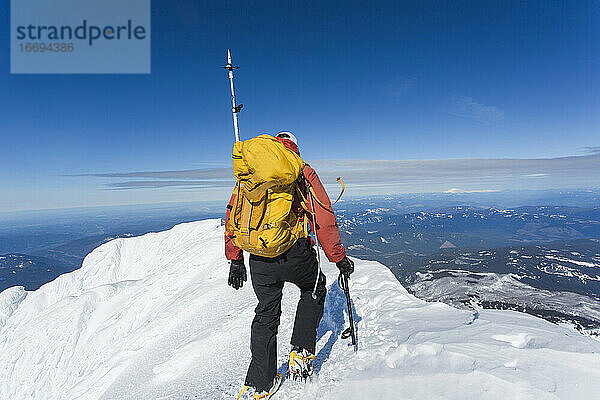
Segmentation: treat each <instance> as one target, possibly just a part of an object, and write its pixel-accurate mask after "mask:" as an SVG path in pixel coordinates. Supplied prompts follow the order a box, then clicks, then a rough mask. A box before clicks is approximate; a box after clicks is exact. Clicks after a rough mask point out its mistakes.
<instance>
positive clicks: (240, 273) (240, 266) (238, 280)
mask: <svg viewBox="0 0 600 400" xmlns="http://www.w3.org/2000/svg"><path fill="white" fill-rule="evenodd" d="M247 280H248V277H247V275H246V267H245V266H244V259H243V258H242V259H241V260H231V264H230V265H229V281H227V284H228V285H229V286H231V287H232V288H234V289H235V290H238V289H239V288H241V287H242V286H244V282H246V281H247Z"/></svg>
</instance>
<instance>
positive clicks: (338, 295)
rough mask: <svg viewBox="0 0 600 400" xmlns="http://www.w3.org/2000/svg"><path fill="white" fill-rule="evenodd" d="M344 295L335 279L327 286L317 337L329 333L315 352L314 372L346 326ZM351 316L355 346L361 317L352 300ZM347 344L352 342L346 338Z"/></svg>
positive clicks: (325, 359)
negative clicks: (325, 340)
mask: <svg viewBox="0 0 600 400" xmlns="http://www.w3.org/2000/svg"><path fill="white" fill-rule="evenodd" d="M347 312H348V309H347V305H346V295H345V294H344V291H343V290H342V288H341V287H340V285H339V283H338V281H335V282H334V283H333V284H332V285H331V287H330V288H329V292H328V293H327V297H326V298H325V310H324V312H323V319H321V323H320V324H319V328H318V329H317V338H322V339H325V337H326V335H327V334H328V333H329V332H331V333H330V334H329V337H328V339H327V342H326V343H325V344H324V345H323V347H322V348H321V350H319V352H318V353H317V355H316V357H315V361H314V364H313V365H314V368H315V373H317V374H318V373H319V371H320V370H321V367H322V366H323V363H324V362H325V361H327V359H328V358H329V355H330V354H331V349H332V348H333V345H334V344H335V342H337V340H338V339H339V338H340V334H341V333H342V331H343V330H344V329H345V328H346V321H345V318H344V313H347ZM352 317H353V319H354V331H355V334H356V345H357V348H358V346H359V345H360V340H359V331H358V323H359V322H360V321H361V319H362V318H361V317H360V316H359V315H358V314H357V313H356V308H355V307H354V302H352ZM348 346H352V342H351V340H350V339H348Z"/></svg>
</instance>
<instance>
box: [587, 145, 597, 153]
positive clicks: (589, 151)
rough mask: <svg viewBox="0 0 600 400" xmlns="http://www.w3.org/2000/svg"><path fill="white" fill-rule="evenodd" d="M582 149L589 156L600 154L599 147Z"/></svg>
mask: <svg viewBox="0 0 600 400" xmlns="http://www.w3.org/2000/svg"><path fill="white" fill-rule="evenodd" d="M584 149H585V150H586V151H587V152H588V153H590V154H600V146H586V147H584Z"/></svg>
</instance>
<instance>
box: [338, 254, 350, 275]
mask: <svg viewBox="0 0 600 400" xmlns="http://www.w3.org/2000/svg"><path fill="white" fill-rule="evenodd" d="M335 265H337V267H338V269H339V270H340V274H343V275H345V276H347V277H350V274H351V273H353V272H354V263H353V262H352V260H351V259H349V258H348V257H344V258H342V259H341V260H340V261H338V262H336V263H335Z"/></svg>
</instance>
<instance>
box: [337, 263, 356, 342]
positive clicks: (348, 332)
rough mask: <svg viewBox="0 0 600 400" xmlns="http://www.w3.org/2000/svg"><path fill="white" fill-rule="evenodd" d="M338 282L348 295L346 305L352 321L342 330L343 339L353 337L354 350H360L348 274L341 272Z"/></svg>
mask: <svg viewBox="0 0 600 400" xmlns="http://www.w3.org/2000/svg"><path fill="white" fill-rule="evenodd" d="M338 284H339V285H340V287H341V288H342V290H343V291H344V294H345V295H346V306H347V307H348V322H350V326H349V327H348V328H346V329H344V331H343V332H342V339H348V338H352V345H353V346H354V351H357V350H358V347H357V346H356V332H355V331H354V318H353V317H352V301H351V300H350V288H349V287H348V276H347V275H345V274H342V273H340V276H338Z"/></svg>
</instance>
